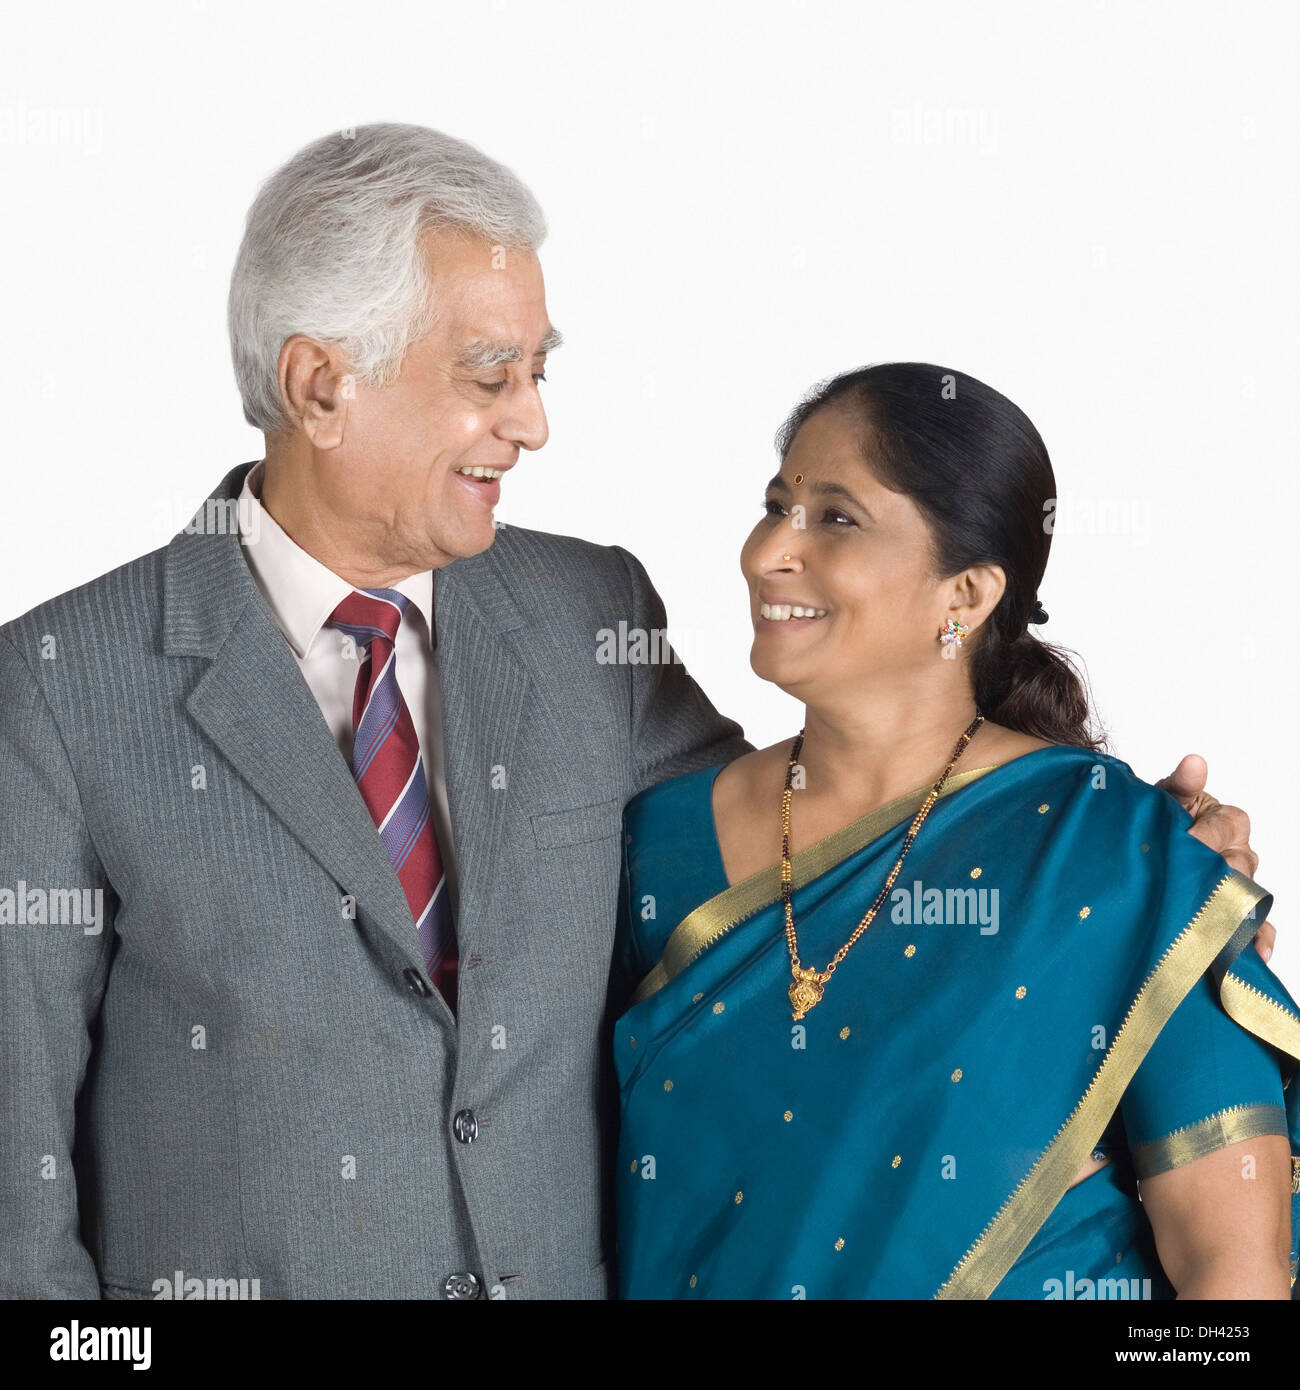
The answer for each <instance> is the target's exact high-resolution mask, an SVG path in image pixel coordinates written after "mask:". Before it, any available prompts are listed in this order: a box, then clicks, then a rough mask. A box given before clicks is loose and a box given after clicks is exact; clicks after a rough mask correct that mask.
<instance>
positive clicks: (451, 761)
mask: <svg viewBox="0 0 1300 1390" xmlns="http://www.w3.org/2000/svg"><path fill="white" fill-rule="evenodd" d="M494 549H495V545H494V546H493V547H492V549H489V550H487V551H485V552H483V553H482V554H480V555H474V556H471V557H469V558H467V559H464V560H457V561H455V563H453V564H451V565H448V566H447V567H446V568H444V569H440V570H436V571H435V572H434V624H435V627H436V630H437V650H438V677H439V681H440V685H441V695H442V731H443V747H444V755H445V766H446V775H447V802H448V810H449V811H450V813H451V823H452V833H453V836H454V841H455V843H454V845H453V848H454V850H455V853H456V864H457V868H458V871H459V889H460V911H459V914H458V931H459V937H460V951H461V955H462V956H464V955H465V954H466V953H467V946H468V945H470V944H472V942H473V940H474V936H475V931H476V928H477V925H478V923H479V922H481V921H482V920H483V919H484V916H485V909H486V908H487V905H488V902H489V900H490V897H491V891H492V885H493V881H494V871H495V869H496V866H497V865H498V864H499V862H500V861H499V853H498V852H499V849H500V845H501V836H502V830H503V826H504V823H505V812H506V799H507V797H508V796H509V795H510V790H509V788H510V783H511V778H512V777H513V776H515V774H516V773H517V772H518V771H519V769H518V768H517V767H516V766H515V758H514V754H515V747H516V743H517V737H518V732H519V723H520V719H521V717H522V714H523V709H524V699H525V695H526V693H527V691H528V686H529V676H528V673H527V668H526V666H525V664H524V662H523V660H522V658H521V656H520V653H519V650H518V647H517V642H518V637H517V636H516V634H517V633H518V632H519V630H521V629H522V628H524V626H525V623H524V620H523V618H522V616H521V615H520V613H519V611H518V609H517V608H516V607H515V604H514V601H513V599H512V598H511V596H510V591H509V587H508V585H507V583H506V580H505V577H504V575H503V574H502V573H501V569H500V565H499V563H498V561H497V558H496V556H494V554H493V550H494Z"/></svg>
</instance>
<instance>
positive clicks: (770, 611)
mask: <svg viewBox="0 0 1300 1390" xmlns="http://www.w3.org/2000/svg"><path fill="white" fill-rule="evenodd" d="M758 611H759V612H760V613H761V614H762V615H763V616H764V617H765V618H769V619H771V621H772V622H774V623H788V622H789V621H790V619H791V618H824V617H825V616H826V610H825V609H824V608H801V607H800V606H799V605H798V604H797V603H761V604H759V606H758Z"/></svg>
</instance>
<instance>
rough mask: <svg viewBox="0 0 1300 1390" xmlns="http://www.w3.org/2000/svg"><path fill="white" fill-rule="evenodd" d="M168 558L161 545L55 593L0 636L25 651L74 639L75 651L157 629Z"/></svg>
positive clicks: (5, 627) (11, 622) (0, 631)
mask: <svg viewBox="0 0 1300 1390" xmlns="http://www.w3.org/2000/svg"><path fill="white" fill-rule="evenodd" d="M166 554H167V547H166V546H160V547H159V548H158V549H157V550H151V551H149V553H148V554H146V555H139V556H137V557H136V558H135V559H134V560H128V561H127V562H126V563H125V564H122V565H118V566H117V567H116V568H114V569H111V570H108V571H107V572H106V573H104V574H101V575H97V576H96V577H95V578H94V579H90V580H87V581H86V582H85V583H84V584H78V585H77V586H76V587H75V588H72V589H67V590H65V591H64V592H63V593H61V594H55V595H54V596H53V597H52V598H48V599H45V600H44V601H43V602H41V603H38V604H37V605H36V606H35V607H34V608H29V609H28V610H27V612H25V613H21V614H19V615H18V617H16V618H12V619H10V620H9V621H8V622H6V623H3V624H0V637H3V638H4V639H6V640H7V641H8V642H10V643H11V644H12V645H13V646H14V647H16V648H18V650H19V651H20V652H22V651H26V649H27V648H28V647H29V646H30V645H31V644H32V643H33V642H36V643H38V644H40V643H44V642H46V641H47V639H49V638H53V639H54V641H55V642H56V643H57V642H60V639H64V640H65V641H66V639H69V638H71V639H72V642H71V644H70V647H71V649H72V650H75V649H76V648H77V647H82V648H84V647H85V646H86V645H87V644H91V643H98V644H104V643H107V644H109V645H112V646H119V645H121V644H122V643H123V642H124V641H128V642H129V641H130V640H131V639H132V638H133V637H136V636H138V635H139V634H140V633H141V632H146V631H153V630H154V629H155V628H156V627H157V624H158V621H159V614H160V613H161V610H162V591H163V570H164V564H165V558H166Z"/></svg>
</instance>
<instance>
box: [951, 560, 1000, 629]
mask: <svg viewBox="0 0 1300 1390" xmlns="http://www.w3.org/2000/svg"><path fill="white" fill-rule="evenodd" d="M949 582H950V584H951V586H952V588H951V594H952V597H951V600H950V603H949V610H948V611H949V616H951V617H954V618H958V619H960V621H962V622H963V623H965V624H966V626H967V627H968V628H970V629H971V631H972V632H974V631H975V630H976V629H977V628H979V627H980V626H981V625H982V624H983V623H984V621H985V620H986V619H987V618H988V616H989V614H990V613H992V612H993V610H994V609H995V608H996V607H997V606H998V604H999V603H1000V602H1001V600H1002V595H1003V594H1004V593H1006V591H1007V576H1006V571H1005V570H1004V569H1003V568H1002V566H1001V565H975V566H973V567H972V568H971V569H968V570H963V571H962V572H961V573H960V574H957V575H954V576H953V578H952V579H951V580H950V581H949Z"/></svg>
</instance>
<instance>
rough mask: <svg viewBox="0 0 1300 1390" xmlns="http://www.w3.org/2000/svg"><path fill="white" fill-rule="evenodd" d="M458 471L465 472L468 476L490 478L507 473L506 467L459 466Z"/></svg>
mask: <svg viewBox="0 0 1300 1390" xmlns="http://www.w3.org/2000/svg"><path fill="white" fill-rule="evenodd" d="M456 472H457V473H460V474H463V475H464V476H465V477H466V478H487V479H489V480H491V479H495V478H500V477H503V476H504V475H505V469H504V468H479V467H477V466H476V467H474V468H458V469H456Z"/></svg>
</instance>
